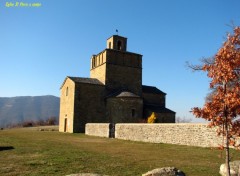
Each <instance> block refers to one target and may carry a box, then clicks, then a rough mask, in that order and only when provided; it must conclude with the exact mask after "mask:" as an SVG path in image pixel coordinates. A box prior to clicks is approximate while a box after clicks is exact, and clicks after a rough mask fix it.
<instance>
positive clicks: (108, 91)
mask: <svg viewBox="0 0 240 176" xmlns="http://www.w3.org/2000/svg"><path fill="white" fill-rule="evenodd" d="M90 63H91V66H90V78H82V77H72V76H67V77H66V78H65V80H64V81H63V84H62V85H61V88H60V89H61V90H60V91H61V97H60V114H59V131H60V132H69V133H78V132H85V131H84V130H85V124H86V123H138V122H143V121H146V120H147V118H148V117H149V116H150V115H151V114H152V113H153V112H154V113H155V114H156V118H157V120H156V122H157V123H175V112H174V111H172V110H170V109H168V108H166V105H165V101H166V93H164V92H162V91H161V90H159V89H158V88H156V87H154V86H146V85H142V55H141V54H137V53H133V52H129V51H127V38H125V37H122V36H118V35H113V36H111V37H110V38H108V39H107V48H106V49H104V50H103V51H101V52H100V53H98V54H96V55H93V56H92V57H91V60H90Z"/></svg>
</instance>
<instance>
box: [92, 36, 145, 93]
mask: <svg viewBox="0 0 240 176" xmlns="http://www.w3.org/2000/svg"><path fill="white" fill-rule="evenodd" d="M90 78H96V79H98V80H99V81H100V82H102V83H103V84H104V85H105V86H106V88H107V89H108V90H120V89H122V90H128V91H130V92H132V93H134V94H136V95H139V96H141V94H142V55H141V54H136V53H132V52H128V51H127V38H125V37H122V36H119V35H113V36H111V37H110V38H108V39H107V48H106V49H105V50H103V51H102V52H100V53H99V54H97V55H93V56H92V58H91V70H90Z"/></svg>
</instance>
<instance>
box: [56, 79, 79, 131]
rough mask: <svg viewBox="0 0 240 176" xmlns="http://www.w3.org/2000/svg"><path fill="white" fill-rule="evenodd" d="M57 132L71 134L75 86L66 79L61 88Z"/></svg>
mask: <svg viewBox="0 0 240 176" xmlns="http://www.w3.org/2000/svg"><path fill="white" fill-rule="evenodd" d="M60 96H61V99H60V113H59V131H60V132H69V133H73V123H74V120H73V117H74V96H75V84H74V82H73V81H72V80H71V79H69V78H66V80H65V83H64V85H63V86H62V87H61V95H60Z"/></svg>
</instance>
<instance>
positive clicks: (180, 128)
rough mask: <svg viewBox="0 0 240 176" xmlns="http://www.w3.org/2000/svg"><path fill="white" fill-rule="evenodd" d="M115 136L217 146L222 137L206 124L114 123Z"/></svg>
mask: <svg viewBox="0 0 240 176" xmlns="http://www.w3.org/2000/svg"><path fill="white" fill-rule="evenodd" d="M115 138H118V139H124V140H132V141H143V142H151V143H169V144H179V145H190V146H199V147H218V146H219V145H220V144H222V137H218V136H217V133H216V129H214V128H207V125H206V124H192V123H184V124H180V123H179V124H123V123H122V124H116V126H115Z"/></svg>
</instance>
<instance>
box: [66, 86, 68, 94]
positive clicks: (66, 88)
mask: <svg viewBox="0 0 240 176" xmlns="http://www.w3.org/2000/svg"><path fill="white" fill-rule="evenodd" d="M66 96H68V87H67V88H66Z"/></svg>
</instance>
